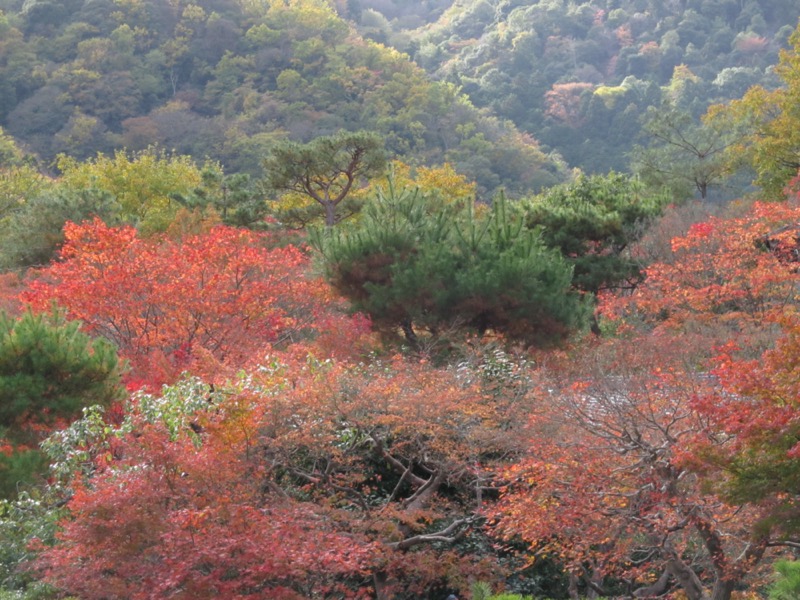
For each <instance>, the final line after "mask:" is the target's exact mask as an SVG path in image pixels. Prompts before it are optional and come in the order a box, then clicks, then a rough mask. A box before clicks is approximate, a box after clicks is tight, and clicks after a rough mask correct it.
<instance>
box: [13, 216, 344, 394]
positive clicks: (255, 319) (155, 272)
mask: <svg viewBox="0 0 800 600" xmlns="http://www.w3.org/2000/svg"><path fill="white" fill-rule="evenodd" d="M65 235H66V242H65V244H64V247H63V249H62V251H61V255H60V260H59V261H58V262H55V263H53V264H52V265H50V266H49V267H46V268H44V269H42V270H40V271H39V272H38V273H36V275H35V278H34V280H33V281H31V283H30V291H28V292H26V293H25V294H23V299H24V300H25V301H27V302H29V303H30V305H31V306H32V307H34V308H35V309H36V310H47V309H48V307H49V306H50V304H51V303H52V302H56V303H57V304H58V305H60V306H62V307H64V308H65V309H66V310H67V311H68V314H69V317H70V318H73V319H79V320H81V321H83V322H84V323H85V324H86V327H87V329H88V330H89V331H90V332H91V333H93V334H95V335H101V336H103V337H105V338H107V339H109V340H111V341H113V342H114V343H115V344H116V345H117V346H118V347H119V351H120V354H121V355H122V356H123V357H124V358H126V359H127V360H128V361H130V363H131V366H132V369H133V377H134V378H138V379H140V380H141V381H143V382H146V383H151V384H159V383H162V382H164V381H174V379H175V377H176V376H177V375H179V374H180V372H181V371H182V370H185V369H188V368H190V366H191V365H195V368H201V367H200V365H198V364H197V363H198V361H203V360H205V361H206V362H209V361H210V362H211V363H219V364H222V365H234V366H237V367H238V366H241V365H243V364H246V363H248V362H249V361H251V359H253V358H255V357H257V356H258V355H259V354H260V353H261V352H264V351H265V349H266V348H267V347H269V346H271V345H280V344H285V343H288V342H290V341H295V340H298V339H301V338H303V336H306V335H308V334H310V333H311V330H312V329H313V327H314V325H315V324H314V319H315V317H317V316H319V315H320V313H321V307H322V306H324V305H325V303H326V302H328V301H330V300H331V296H330V293H329V291H328V289H327V287H326V286H325V285H324V284H322V283H321V282H320V281H318V280H314V279H311V278H309V277H307V276H306V274H305V268H306V266H307V264H308V258H307V256H306V254H304V253H303V252H302V251H301V250H300V249H299V248H297V247H294V246H286V247H282V248H270V247H268V245H267V242H268V240H267V238H266V237H264V236H263V235H259V234H256V233H253V232H249V231H247V230H238V229H233V228H229V227H224V226H219V227H216V228H214V229H213V230H212V231H210V232H208V233H205V234H199V235H193V236H189V237H186V238H184V239H180V240H177V241H175V240H170V239H161V238H148V239H142V238H141V237H140V236H139V235H138V233H137V232H136V230H135V229H133V228H132V227H119V228H115V227H109V226H107V225H105V224H104V223H102V222H101V221H99V220H97V219H96V220H94V221H92V222H86V223H82V224H74V223H68V224H67V225H66V227H65Z"/></svg>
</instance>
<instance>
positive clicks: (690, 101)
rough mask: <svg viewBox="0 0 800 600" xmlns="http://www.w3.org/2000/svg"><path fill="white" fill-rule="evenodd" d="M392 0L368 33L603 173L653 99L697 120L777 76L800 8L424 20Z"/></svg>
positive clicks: (627, 144)
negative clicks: (411, 17) (413, 19)
mask: <svg viewBox="0 0 800 600" xmlns="http://www.w3.org/2000/svg"><path fill="white" fill-rule="evenodd" d="M387 4H390V3H385V2H374V3H373V2H370V1H368V0H362V2H361V5H362V6H363V7H366V8H364V9H363V10H362V12H361V13H360V15H361V16H360V23H361V25H360V28H361V30H362V31H363V32H364V33H365V34H366V35H369V36H371V37H373V38H374V39H379V40H381V41H383V42H385V43H389V44H391V45H394V46H396V47H398V48H399V49H401V50H403V51H405V52H408V53H409V54H410V55H411V56H412V57H413V58H414V60H416V62H417V63H418V64H419V65H421V66H422V67H424V68H425V69H426V70H427V71H428V72H429V73H431V74H432V75H433V76H434V77H435V78H436V79H438V80H440V81H446V82H451V83H454V84H456V85H457V86H459V88H460V89H462V90H463V91H464V92H465V93H466V94H467V95H468V96H469V97H470V99H471V100H472V101H473V102H474V103H475V104H476V105H477V106H481V107H489V108H491V109H492V110H493V111H494V112H495V114H497V115H498V116H500V117H502V118H506V119H510V120H511V121H513V122H514V123H515V124H516V125H517V126H518V127H519V128H520V129H522V130H523V131H526V132H528V133H530V134H531V135H533V136H534V137H535V138H536V139H538V140H540V141H541V142H542V143H543V144H545V145H546V146H547V147H548V148H550V149H552V150H555V151H557V152H559V153H561V154H562V155H563V156H564V158H565V159H566V161H567V163H569V164H570V165H571V166H576V167H580V168H581V169H584V170H585V171H587V172H600V173H602V172H606V171H608V170H609V169H616V170H626V169H627V168H628V165H629V162H630V158H631V157H630V153H631V150H632V148H633V143H634V142H637V141H639V142H640V143H643V144H646V142H647V140H646V139H644V140H637V136H638V134H639V133H640V128H641V123H640V119H641V118H642V117H644V116H645V114H646V110H647V108H648V107H650V106H659V105H660V104H661V103H663V102H671V103H674V104H677V105H678V106H679V107H680V108H681V109H683V110H686V111H688V112H689V113H690V114H691V115H692V116H693V117H695V118H697V117H699V116H700V115H701V114H702V113H703V112H705V110H706V108H707V107H708V106H709V105H710V104H712V103H716V102H724V101H727V100H730V99H733V98H738V97H740V96H741V95H742V94H743V93H744V92H745V90H746V89H747V88H748V87H750V86H752V85H756V84H760V85H765V86H766V87H768V88H771V87H774V86H776V85H777V84H778V81H777V80H776V78H775V76H774V74H773V72H772V68H773V66H774V65H775V64H776V63H777V58H778V50H779V49H780V48H785V47H786V45H787V39H788V36H789V34H790V33H791V31H792V30H793V29H794V27H795V26H796V25H797V20H798V18H799V17H800V6H798V4H797V3H796V2H792V1H791V0H778V1H775V2H768V3H764V2H756V1H755V0H749V1H738V0H703V1H700V0H698V1H689V2H657V1H652V2H649V1H646V0H623V1H614V2H606V1H592V2H566V1H564V0H541V1H535V0H527V1H526V0H456V1H455V2H453V3H452V7H450V8H449V9H448V10H447V11H445V12H444V13H443V14H442V15H441V16H438V18H437V20H436V22H434V23H432V24H430V25H419V26H418V27H416V28H412V27H409V26H408V24H407V23H408V21H407V20H404V19H403V18H402V17H401V16H400V15H398V14H396V12H395V11H394V10H391V9H390V7H387V6H386V5H387ZM375 12H379V13H381V12H382V13H383V14H385V16H386V17H387V18H386V19H384V20H383V21H381V22H380V24H378V23H377V22H376V21H379V19H377V18H376V16H375V14H374V13H375ZM428 14H430V15H432V16H433V15H437V14H438V13H437V12H435V11H434V10H433V7H431V12H430V13H428Z"/></svg>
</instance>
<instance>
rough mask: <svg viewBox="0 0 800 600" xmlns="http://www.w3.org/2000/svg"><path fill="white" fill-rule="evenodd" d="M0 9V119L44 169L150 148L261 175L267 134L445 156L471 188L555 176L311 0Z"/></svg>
mask: <svg viewBox="0 0 800 600" xmlns="http://www.w3.org/2000/svg"><path fill="white" fill-rule="evenodd" d="M2 10H3V14H2V16H0V30H2V32H3V35H2V42H1V43H0V44H1V45H0V57H2V58H0V82H2V83H0V126H2V127H3V128H4V129H6V130H7V131H8V133H9V134H10V135H12V136H14V137H15V138H16V139H17V140H19V142H20V143H22V144H23V145H24V146H25V147H26V148H28V149H29V151H32V152H34V153H36V154H37V155H38V156H40V157H41V159H42V161H43V163H42V164H44V165H48V164H49V163H50V161H51V160H52V159H53V158H54V157H55V155H56V154H58V153H66V154H69V155H70V156H73V157H76V158H87V157H91V156H93V155H94V154H95V153H96V152H105V153H110V152H112V151H113V150H114V149H119V148H123V147H124V148H127V149H128V150H133V151H135V150H141V149H144V148H146V147H147V146H149V145H153V144H158V145H160V146H161V147H164V148H168V149H174V150H175V151H177V152H178V153H181V154H187V155H192V156H194V157H196V158H197V159H198V160H202V159H203V158H206V157H209V158H211V159H214V160H218V161H221V163H222V164H223V165H224V167H225V168H226V170H229V171H234V172H247V173H250V174H260V172H261V165H260V161H261V159H262V158H263V157H264V155H265V154H266V153H267V152H268V151H269V149H270V148H271V146H272V145H273V144H274V143H275V142H276V141H278V140H280V139H283V138H285V137H289V138H290V139H293V140H296V141H300V142H307V141H309V140H310V139H312V138H314V137H316V136H319V135H325V134H331V133H335V132H336V131H338V130H340V129H347V130H360V129H370V130H373V131H375V132H377V133H379V134H380V135H381V136H382V138H383V139H384V140H385V143H386V148H387V150H388V151H389V153H390V154H392V155H393V156H397V157H407V160H408V161H410V162H416V163H420V164H440V163H443V162H445V161H449V162H451V163H452V164H454V165H455V166H456V167H457V169H458V170H459V171H460V172H462V173H469V175H470V178H471V179H474V180H476V181H477V182H478V183H479V185H480V186H481V189H482V190H483V192H484V193H489V194H491V192H492V191H493V190H495V189H496V188H497V187H498V186H500V185H503V186H505V187H506V188H508V189H509V190H512V191H515V192H518V193H519V192H522V191H525V190H528V189H538V188H541V187H543V186H547V185H551V184H552V183H555V182H558V181H560V180H562V179H563V177H564V173H563V170H562V167H561V165H560V164H559V163H558V162H555V161H553V160H551V159H549V158H548V157H546V156H545V155H544V154H543V153H542V151H541V150H540V149H539V147H538V144H537V143H536V142H535V141H534V140H533V139H532V138H530V137H528V136H524V135H521V134H520V133H519V132H518V131H517V130H516V129H515V128H514V126H513V125H512V124H510V123H509V122H506V121H503V120H500V119H497V118H494V117H492V116H489V115H488V114H486V113H484V112H481V111H479V110H477V109H476V108H475V107H474V106H473V105H472V103H471V102H470V101H469V100H468V99H467V97H466V96H464V95H463V94H462V93H461V92H460V91H459V90H458V88H457V87H455V86H453V85H451V84H447V83H437V82H431V81H429V80H428V78H427V77H426V75H425V73H424V72H423V71H422V70H421V69H420V68H418V67H417V66H416V65H414V64H413V63H412V62H410V61H409V60H408V58H407V57H406V56H404V55H402V54H399V53H398V52H396V51H394V50H390V49H388V48H386V47H383V46H380V45H377V44H375V43H373V42H370V41H368V40H365V39H363V38H361V37H360V36H359V35H358V34H357V33H356V32H355V31H354V30H353V29H352V28H351V26H350V25H349V24H348V23H347V22H346V21H345V20H343V19H342V18H340V17H339V16H337V14H336V12H335V10H334V9H333V8H332V7H331V6H329V5H328V4H327V3H326V2H324V1H322V0H303V1H301V2H291V3H284V2H277V1H275V2H270V1H267V2H252V3H250V2H234V1H227V2H226V1H221V2H218V1H210V2H205V1H201V2H196V3H190V2H175V3H167V2H161V1H155V0H154V1H152V2H150V1H148V2H135V3H121V2H119V3H115V2H111V1H108V2H103V1H94V0H91V1H86V2H81V1H76V2H72V3H68V2H60V3H51V2H46V1H45V2H25V3H24V4H23V5H21V6H18V5H14V4H12V5H9V6H4V7H2Z"/></svg>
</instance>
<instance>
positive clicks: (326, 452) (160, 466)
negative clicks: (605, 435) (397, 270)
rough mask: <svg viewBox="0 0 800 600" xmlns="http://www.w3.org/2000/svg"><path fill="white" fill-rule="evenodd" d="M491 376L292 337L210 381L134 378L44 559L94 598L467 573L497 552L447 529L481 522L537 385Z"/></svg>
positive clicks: (194, 594) (447, 582) (345, 592)
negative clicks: (325, 352)
mask: <svg viewBox="0 0 800 600" xmlns="http://www.w3.org/2000/svg"><path fill="white" fill-rule="evenodd" d="M504 364H506V363H504ZM504 370H505V371H506V372H507V375H508V376H511V375H512V374H513V373H514V372H515V368H514V366H513V363H512V362H511V361H509V362H507V364H506V367H505V368H504ZM482 373H483V374H482ZM517 375H519V373H517ZM492 381H495V383H496V381H497V375H492V374H490V373H489V372H487V371H482V370H481V369H480V368H472V367H467V366H465V367H464V368H462V369H461V370H460V371H459V370H456V369H453V370H447V371H444V370H439V369H435V368H433V367H431V366H430V365H428V364H427V363H426V362H424V361H423V362H416V361H408V360H406V359H403V358H402V357H399V356H398V357H393V358H390V359H387V360H386V361H379V362H377V363H376V364H374V365H372V366H366V365H363V364H361V365H359V364H349V363H347V362H338V361H332V360H325V361H320V360H317V359H315V358H314V357H312V356H309V355H304V356H301V355H292V354H286V355H283V356H282V357H279V356H277V355H276V356H274V357H272V358H271V360H270V361H268V362H266V363H264V364H263V365H262V366H261V367H259V368H257V369H255V370H253V371H252V372H250V373H248V374H247V375H244V376H242V377H240V378H239V379H238V380H236V381H232V382H231V383H230V384H229V385H227V386H225V387H222V388H217V390H216V391H212V390H210V389H208V388H205V389H204V390H201V391H200V392H198V391H197V389H196V387H195V388H192V387H191V385H188V384H179V385H178V386H177V387H176V388H173V389H172V390H167V391H166V392H165V394H164V395H163V396H162V397H161V398H153V397H148V396H145V395H141V394H139V395H138V396H136V397H134V399H133V400H132V402H131V404H130V406H129V411H128V417H127V418H126V422H125V423H124V424H123V426H122V427H120V428H119V429H117V430H116V431H115V432H114V433H113V434H109V435H106V436H105V437H104V438H103V439H99V440H95V442H94V445H93V446H94V447H95V448H105V449H106V450H105V451H101V452H96V453H94V454H93V463H92V465H91V468H90V469H88V470H87V471H85V472H86V473H88V478H86V479H83V478H78V479H77V480H75V482H74V486H75V488H76V489H75V493H74V496H73V497H72V499H71V500H70V503H69V510H70V518H69V519H68V520H67V521H65V522H64V523H63V530H62V532H61V533H60V535H59V539H60V541H59V544H58V545H56V546H55V547H53V548H51V549H48V550H46V551H45V552H44V554H43V558H42V560H41V561H40V564H39V567H40V568H41V569H43V572H44V573H45V574H46V577H47V579H48V580H49V581H51V582H52V583H54V584H56V585H58V586H59V588H61V589H63V590H65V591H68V592H69V593H72V594H77V595H79V596H80V597H81V598H86V599H89V600H91V599H92V598H97V599H99V598H134V599H135V598H152V597H162V596H163V597H167V596H168V597H175V598H210V597H220V596H223V597H226V598H239V597H247V598H270V599H271V598H309V597H316V596H324V597H332V596H335V597H345V598H358V597H374V595H373V594H376V595H377V597H379V598H405V597H419V595H421V594H423V593H425V590H430V589H434V588H435V587H436V586H441V587H440V589H448V587H445V586H449V588H450V589H468V587H469V580H468V579H467V577H468V575H469V574H473V575H480V576H481V577H482V578H484V579H491V578H493V577H496V576H497V575H498V566H497V565H496V563H493V562H492V561H490V560H488V559H484V558H482V557H480V556H477V555H469V554H467V555H460V554H459V553H458V552H455V551H454V550H453V549H452V548H451V546H452V544H454V543H457V542H458V540H460V539H462V538H464V537H465V536H467V535H468V534H470V532H471V531H472V530H473V529H475V528H476V527H477V526H478V525H479V524H480V523H481V522H482V520H481V518H480V511H481V509H482V507H483V503H484V502H486V501H487V500H491V498H492V497H493V495H495V494H496V492H494V493H493V492H492V491H491V490H492V489H493V488H494V487H495V485H496V482H495V477H496V475H497V472H498V471H497V469H498V466H499V464H500V463H499V462H498V459H500V458H501V457H508V456H511V455H514V454H515V453H516V452H517V451H518V450H519V448H520V440H521V438H520V437H518V436H517V435H512V432H513V431H515V430H516V428H517V424H518V423H520V422H521V420H520V419H519V418H518V414H519V411H520V410H521V409H522V407H523V406H525V400H524V399H525V396H526V390H527V388H528V384H522V383H520V384H519V385H517V386H516V389H517V392H518V393H517V394H508V395H507V396H505V397H504V396H502V395H497V394H496V393H495V392H496V389H495V387H494V385H493V384H492V383H491V382H492ZM514 387H515V386H513V385H512V386H511V387H509V388H508V390H509V391H511V390H512V389H514ZM85 429H86V428H85V427H82V426H80V424H79V425H78V426H77V427H76V428H75V431H83V430H85ZM64 439H65V440H67V441H68V443H72V442H71V441H70V440H73V439H74V438H73V437H72V436H70V435H67V436H64Z"/></svg>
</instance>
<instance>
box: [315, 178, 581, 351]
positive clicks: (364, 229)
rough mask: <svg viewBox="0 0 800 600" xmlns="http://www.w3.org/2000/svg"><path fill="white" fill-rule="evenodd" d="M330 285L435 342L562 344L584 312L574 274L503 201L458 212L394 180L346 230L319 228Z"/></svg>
mask: <svg viewBox="0 0 800 600" xmlns="http://www.w3.org/2000/svg"><path fill="white" fill-rule="evenodd" d="M313 243H314V245H315V246H316V247H317V249H319V250H320V251H321V255H322V257H323V263H324V267H325V269H326V272H327V275H328V278H329V280H330V281H331V283H332V284H333V285H334V286H335V287H336V288H337V289H338V290H339V291H340V292H341V293H343V294H344V295H345V296H347V297H348V298H350V299H351V301H352V302H353V304H354V307H355V308H356V309H357V310H360V311H364V312H366V313H368V314H369V315H370V316H371V317H372V319H373V322H374V323H375V324H376V325H377V326H379V327H382V328H383V329H384V330H387V331H391V330H396V329H397V328H398V327H399V328H400V329H402V331H403V332H404V333H405V336H406V339H407V340H408V341H409V343H411V344H412V345H416V344H417V335H418V332H420V331H422V330H424V331H426V332H428V333H429V334H431V335H433V336H436V335H437V334H438V333H439V332H441V331H443V330H451V329H452V328H453V327H458V326H460V327H461V328H465V329H470V330H474V331H477V332H478V333H483V332H484V331H486V330H489V329H491V330H494V331H497V332H499V333H503V334H505V335H506V336H508V337H509V338H512V339H518V340H522V341H524V342H526V343H531V344H542V343H549V342H552V341H555V340H559V339H561V338H563V337H564V336H566V335H568V334H569V333H571V332H573V331H575V330H576V329H578V328H580V327H581V326H582V324H583V323H584V321H585V318H586V316H587V304H586V302H585V300H584V298H583V297H582V295H581V294H580V293H578V292H576V291H575V290H573V289H571V287H570V284H571V277H572V270H571V268H570V267H569V265H567V264H566V262H565V261H564V259H563V258H562V257H561V256H560V255H559V253H558V252H557V251H555V250H551V249H548V248H546V247H545V246H544V244H543V243H542V241H541V240H540V238H539V234H538V233H537V232H535V231H532V230H529V229H527V228H525V227H524V226H523V223H522V221H521V220H519V219H517V218H514V216H513V215H511V214H510V211H509V210H508V206H507V201H506V200H505V198H504V197H502V195H501V196H500V197H499V198H497V199H496V201H495V203H494V206H493V207H492V209H491V210H490V211H486V212H484V213H482V214H479V213H478V212H476V211H475V210H474V207H473V206H467V207H459V206H453V205H447V204H445V203H443V202H442V201H440V200H438V199H436V198H434V197H431V196H426V195H424V194H422V193H421V192H420V190H419V189H411V188H404V189H401V190H398V189H395V187H394V185H393V184H392V182H391V180H390V183H389V186H388V187H387V188H386V189H383V190H381V191H380V192H378V194H377V195H376V197H374V198H372V199H371V200H370V201H369V202H368V203H367V205H366V207H365V209H364V211H363V213H362V218H361V219H360V220H359V222H358V223H357V224H355V225H354V226H353V227H350V228H348V229H342V230H338V229H337V230H328V231H324V232H323V231H317V232H316V233H315V235H314V236H313Z"/></svg>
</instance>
